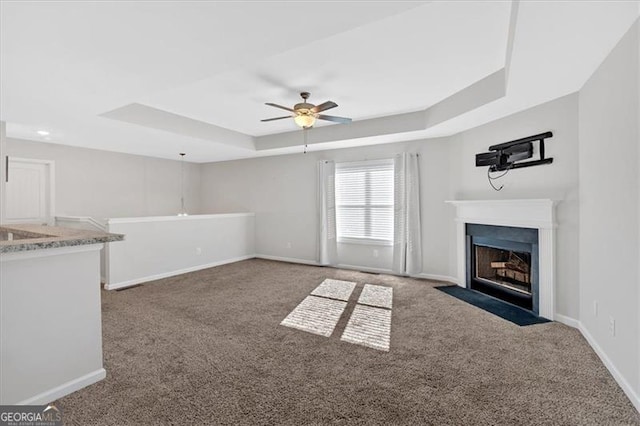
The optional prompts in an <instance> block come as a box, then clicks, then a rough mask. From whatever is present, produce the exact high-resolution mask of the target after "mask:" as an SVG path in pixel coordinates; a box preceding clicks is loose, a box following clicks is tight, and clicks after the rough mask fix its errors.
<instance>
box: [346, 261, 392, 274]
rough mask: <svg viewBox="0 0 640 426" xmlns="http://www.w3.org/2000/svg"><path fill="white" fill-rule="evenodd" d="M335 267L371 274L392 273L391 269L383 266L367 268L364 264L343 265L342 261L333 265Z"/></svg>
mask: <svg viewBox="0 0 640 426" xmlns="http://www.w3.org/2000/svg"><path fill="white" fill-rule="evenodd" d="M334 267H335V268H340V269H348V270H350V271H362V272H371V273H373V274H391V275H393V271H392V270H391V269H384V268H369V267H366V266H357V265H345V264H343V263H339V264H337V265H335V266H334Z"/></svg>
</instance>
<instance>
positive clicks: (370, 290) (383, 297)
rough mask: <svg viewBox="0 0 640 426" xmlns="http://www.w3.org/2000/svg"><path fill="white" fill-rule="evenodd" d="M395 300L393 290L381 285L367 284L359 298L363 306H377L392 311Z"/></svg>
mask: <svg viewBox="0 0 640 426" xmlns="http://www.w3.org/2000/svg"><path fill="white" fill-rule="evenodd" d="M392 300H393V288H391V287H383V286H381V285H373V284H365V285H364V288H363V289H362V293H360V298H358V303H359V304H361V305H369V306H376V307H378V308H387V309H391V305H392V303H393V302H392Z"/></svg>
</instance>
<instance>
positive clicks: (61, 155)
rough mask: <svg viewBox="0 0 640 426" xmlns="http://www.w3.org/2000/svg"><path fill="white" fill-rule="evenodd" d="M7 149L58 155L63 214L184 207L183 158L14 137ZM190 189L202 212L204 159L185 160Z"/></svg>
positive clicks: (192, 207) (153, 212) (192, 208)
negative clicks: (182, 200)
mask: <svg viewBox="0 0 640 426" xmlns="http://www.w3.org/2000/svg"><path fill="white" fill-rule="evenodd" d="M6 153H7V154H8V155H9V156H13V157H24V158H36V159H44V160H54V161H55V170H56V177H55V181H56V189H55V192H56V214H58V215H68V216H89V217H95V218H107V217H130V216H159V215H173V214H177V213H178V212H180V161H179V160H176V161H172V160H162V159H158V158H151V157H142V156H138V155H130V154H121V153H116V152H109V151H100V150H95V149H86V148H77V147H71V146H66V145H58V144H50V143H41V142H33V141H27V140H22V139H12V138H7V148H6ZM176 157H178V154H177V153H176ZM3 164H4V163H3ZM3 167H4V166H3ZM185 194H186V195H185V201H186V206H187V211H189V212H190V213H200V203H199V194H200V167H199V165H198V164H193V163H187V162H185Z"/></svg>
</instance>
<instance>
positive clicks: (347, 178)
mask: <svg viewBox="0 0 640 426" xmlns="http://www.w3.org/2000/svg"><path fill="white" fill-rule="evenodd" d="M336 222H337V223H336V225H337V232H338V242H343V243H344V242H346V243H365V244H385V245H391V244H393V159H389V160H376V161H362V162H357V163H338V164H336Z"/></svg>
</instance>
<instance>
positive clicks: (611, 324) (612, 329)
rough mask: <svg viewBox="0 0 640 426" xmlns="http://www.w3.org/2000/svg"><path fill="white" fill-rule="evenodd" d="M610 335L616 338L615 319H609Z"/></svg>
mask: <svg viewBox="0 0 640 426" xmlns="http://www.w3.org/2000/svg"><path fill="white" fill-rule="evenodd" d="M609 334H611V335H612V336H613V337H615V336H616V319H615V318H614V317H609Z"/></svg>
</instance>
